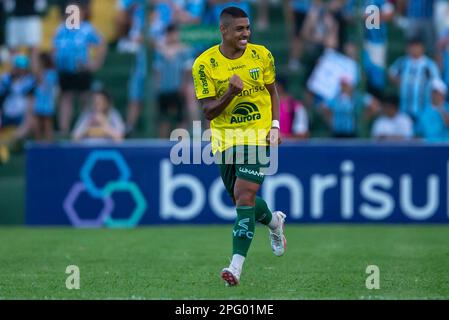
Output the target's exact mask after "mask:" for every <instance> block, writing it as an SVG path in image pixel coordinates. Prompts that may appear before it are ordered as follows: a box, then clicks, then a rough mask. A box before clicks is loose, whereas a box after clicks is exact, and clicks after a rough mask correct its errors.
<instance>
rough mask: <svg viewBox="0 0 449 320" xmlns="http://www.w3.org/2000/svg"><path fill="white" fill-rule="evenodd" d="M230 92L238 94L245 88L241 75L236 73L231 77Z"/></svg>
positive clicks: (234, 94)
mask: <svg viewBox="0 0 449 320" xmlns="http://www.w3.org/2000/svg"><path fill="white" fill-rule="evenodd" d="M228 90H229V93H230V94H231V95H232V96H236V95H238V94H239V93H240V92H242V90H243V81H242V79H240V77H239V76H238V75H236V74H234V75H233V76H232V77H231V79H229V89H228Z"/></svg>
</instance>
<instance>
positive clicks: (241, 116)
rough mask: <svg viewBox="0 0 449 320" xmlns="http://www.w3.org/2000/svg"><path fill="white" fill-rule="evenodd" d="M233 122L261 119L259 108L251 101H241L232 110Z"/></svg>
mask: <svg viewBox="0 0 449 320" xmlns="http://www.w3.org/2000/svg"><path fill="white" fill-rule="evenodd" d="M232 114H233V116H232V117H231V124H233V123H243V122H247V121H254V120H259V119H260V118H261V117H262V116H261V115H260V113H259V108H258V107H257V106H256V105H255V104H254V103H251V102H241V103H239V104H238V105H236V106H235V107H234V109H233V110H232Z"/></svg>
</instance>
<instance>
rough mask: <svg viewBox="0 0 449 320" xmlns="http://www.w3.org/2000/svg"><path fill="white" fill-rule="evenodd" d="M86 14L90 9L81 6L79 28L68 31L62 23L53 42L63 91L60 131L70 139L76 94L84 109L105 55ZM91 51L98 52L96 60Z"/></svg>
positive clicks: (104, 46)
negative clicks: (92, 49)
mask: <svg viewBox="0 0 449 320" xmlns="http://www.w3.org/2000/svg"><path fill="white" fill-rule="evenodd" d="M86 13H87V8H86V7H83V6H80V14H81V23H80V26H79V28H74V29H69V28H67V26H66V24H65V22H63V23H61V25H60V26H59V27H58V29H57V31H56V34H55V37H54V39H53V47H54V59H55V64H56V69H57V71H58V76H59V86H60V89H61V110H60V114H59V129H60V130H61V133H62V134H63V135H67V134H68V133H69V130H70V124H71V121H72V113H73V110H72V109H73V98H74V93H80V94H81V98H82V100H83V102H82V105H83V107H85V105H86V104H87V95H86V93H87V92H88V90H89V89H90V86H91V83H92V73H93V72H96V71H97V70H98V69H99V68H100V67H101V66H102V64H103V61H104V57H105V55H106V43H105V41H104V40H103V39H102V37H101V36H100V34H99V33H98V32H97V30H96V29H95V28H94V27H93V26H92V24H91V23H90V22H89V21H87V20H86ZM92 47H96V48H97V51H96V54H95V58H93V57H92V56H91V55H90V54H89V53H90V49H91V48H92Z"/></svg>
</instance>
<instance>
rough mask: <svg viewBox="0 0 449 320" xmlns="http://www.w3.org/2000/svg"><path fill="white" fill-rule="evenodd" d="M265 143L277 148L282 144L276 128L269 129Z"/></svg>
mask: <svg viewBox="0 0 449 320" xmlns="http://www.w3.org/2000/svg"><path fill="white" fill-rule="evenodd" d="M267 142H268V143H269V144H270V145H271V146H278V145H280V144H281V143H282V141H281V133H280V132H279V129H278V128H271V129H270V131H269V132H268V135H267Z"/></svg>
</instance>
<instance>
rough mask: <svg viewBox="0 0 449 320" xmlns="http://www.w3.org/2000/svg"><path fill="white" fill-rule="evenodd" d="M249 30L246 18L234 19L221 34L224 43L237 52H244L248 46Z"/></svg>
mask: <svg viewBox="0 0 449 320" xmlns="http://www.w3.org/2000/svg"><path fill="white" fill-rule="evenodd" d="M250 35H251V29H250V25H249V19H248V18H236V19H233V20H232V23H231V24H230V25H229V26H228V28H226V31H225V33H224V34H223V36H224V38H225V40H226V42H228V43H229V44H231V45H232V46H233V47H234V48H235V49H237V50H243V51H244V50H245V49H246V46H247V45H248V41H249V37H250Z"/></svg>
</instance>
